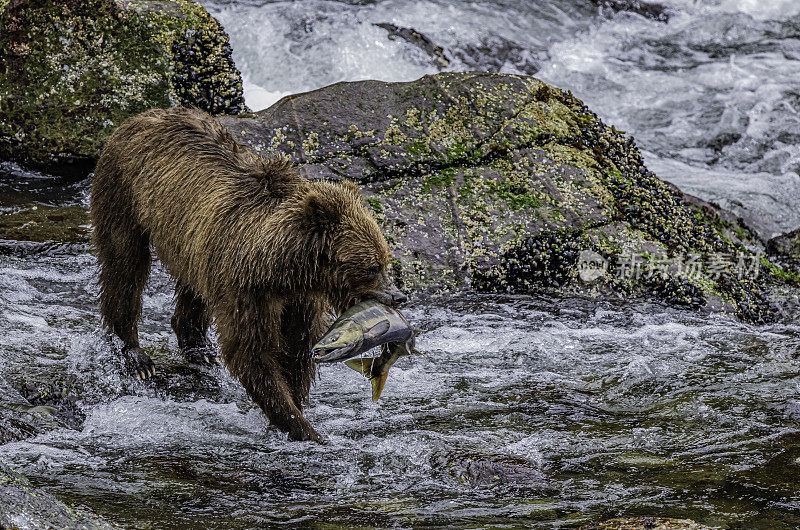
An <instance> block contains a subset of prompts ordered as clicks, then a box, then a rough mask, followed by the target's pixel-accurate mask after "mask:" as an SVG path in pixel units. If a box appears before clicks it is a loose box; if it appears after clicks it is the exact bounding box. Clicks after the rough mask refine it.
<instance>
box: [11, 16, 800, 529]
mask: <svg viewBox="0 0 800 530" xmlns="http://www.w3.org/2000/svg"><path fill="white" fill-rule="evenodd" d="M203 3H204V4H205V5H207V6H208V7H209V8H210V9H211V11H212V12H213V13H215V14H216V15H217V16H218V17H219V18H220V19H221V20H222V22H223V23H224V24H225V26H226V28H227V29H228V31H229V32H230V34H231V39H232V42H233V46H234V52H235V59H236V61H237V63H238V65H239V67H240V68H241V69H242V73H243V75H244V77H245V80H246V88H247V98H248V103H249V104H250V105H251V106H252V107H254V108H260V107H263V106H266V105H268V104H269V103H271V102H272V101H275V100H276V99H277V98H278V97H280V96H281V95H284V94H288V93H293V92H298V91H302V90H309V89H313V88H316V87H319V86H323V85H326V84H329V83H332V82H336V81H340V80H355V79H364V78H378V79H384V80H410V79H414V78H416V77H418V76H420V75H422V74H425V73H433V72H435V71H437V68H436V67H435V65H434V64H433V63H432V62H431V60H430V58H429V57H428V56H427V55H425V54H424V53H423V52H422V51H421V50H419V49H418V48H416V47H413V46H411V45H409V44H408V43H406V42H404V41H402V40H398V39H395V40H388V39H387V37H386V31H385V30H383V29H380V28H378V27H376V26H374V25H373V23H380V22H390V23H394V24H396V25H398V26H405V27H413V28H415V29H416V30H418V31H420V32H422V33H424V34H425V35H427V36H428V37H430V38H431V39H432V40H434V41H435V42H436V43H438V44H439V45H441V46H442V47H444V48H445V51H446V53H447V54H448V56H449V57H450V59H451V66H450V67H449V68H450V69H457V70H464V69H470V68H483V69H489V70H500V71H504V72H517V73H527V74H535V75H538V76H539V77H541V78H543V79H545V80H547V81H550V82H552V83H554V84H556V85H558V86H561V87H563V88H569V89H571V90H572V91H573V92H574V93H576V94H577V95H578V96H579V97H581V98H583V99H584V100H586V102H587V103H588V104H589V105H590V106H591V107H592V108H594V109H595V110H597V111H598V112H599V113H600V114H601V116H602V117H603V118H604V119H606V120H607V121H608V122H609V123H613V124H614V125H615V126H616V127H617V128H620V129H625V130H627V131H628V132H630V133H632V134H634V135H635V136H636V138H637V141H638V144H639V146H640V147H641V148H642V149H644V150H645V152H646V153H647V160H648V163H649V164H650V165H651V167H653V169H655V170H656V171H657V173H658V174H659V175H661V176H662V177H664V178H667V179H669V180H672V181H674V182H675V183H677V184H678V185H680V186H681V187H683V188H684V189H687V190H688V191H691V192H694V193H697V194H699V195H702V196H704V197H709V198H713V199H715V200H718V201H720V202H722V203H723V204H725V205H727V206H730V207H732V208H734V209H735V210H736V211H738V212H740V213H741V214H743V215H745V216H746V217H747V219H748V220H750V221H751V222H752V223H753V224H755V225H756V226H757V227H758V228H759V229H760V230H761V231H762V233H763V234H765V235H766V236H769V235H772V234H773V233H775V232H779V231H784V230H789V229H792V228H795V227H796V226H797V225H800V209H798V208H797V207H796V206H797V204H798V200H800V179H799V178H798V171H799V170H800V169H799V167H800V152H799V151H798V140H799V139H800V117H799V116H798V114H797V112H798V111H800V89H798V85H797V80H798V79H800V3H798V2H796V1H795V0H771V1H764V0H762V1H754V0H716V1H704V2H694V1H691V0H665V1H664V4H665V5H667V6H668V7H669V13H670V15H671V18H670V20H669V22H668V23H662V22H657V21H653V20H648V19H645V18H643V17H641V16H638V15H633V14H630V13H619V14H616V15H614V14H610V13H607V12H606V13H603V14H601V13H600V12H598V10H597V8H595V7H592V6H591V5H588V2H583V1H578V0H568V1H567V0H560V1H557V0H546V1H542V2H521V1H511V0H494V1H472V2H456V1H454V0H447V1H445V0H441V1H411V0H375V1H355V0H354V1H350V2H333V1H320V0H307V1H303V2H263V1H257V0H247V1H236V2H232V1H223V0H205V1H204V2H203ZM0 169H2V171H0V212H6V211H9V210H14V209H15V208H17V207H19V206H24V205H27V204H31V203H34V202H36V203H42V204H53V205H59V204H75V203H85V202H86V200H87V183H86V182H78V183H73V182H69V181H63V180H56V179H55V178H54V177H49V176H47V175H38V174H33V173H28V172H23V171H20V170H18V169H16V168H13V167H3V168H0ZM95 267H96V263H95V260H94V258H92V257H91V255H90V254H89V253H88V250H87V249H83V250H82V251H81V250H79V251H77V252H76V251H74V249H73V250H71V251H69V252H59V251H58V250H57V249H56V250H54V251H52V252H50V253H48V254H40V255H32V256H27V257H14V256H0V377H2V378H3V379H5V380H6V381H8V382H10V383H11V384H12V385H15V386H18V387H20V386H22V385H23V383H24V382H28V383H30V382H34V383H35V382H37V381H45V382H47V381H61V382H62V383H60V384H63V385H64V386H66V387H68V388H69V389H70V392H71V393H72V395H73V396H74V397H75V398H76V399H77V402H76V405H77V412H75V411H74V410H72V409H67V412H70V411H71V412H70V413H69V414H67V413H64V411H62V410H58V411H57V413H56V417H57V418H59V419H60V421H63V422H64V426H63V427H61V428H59V429H57V430H54V431H50V432H48V433H46V434H41V435H39V436H37V437H35V438H31V439H27V440H24V441H20V442H14V443H9V444H6V445H4V446H0V459H2V460H3V461H5V462H6V463H8V464H9V465H11V466H12V467H14V468H15V469H17V470H18V471H20V472H22V473H24V474H25V475H26V476H28V477H29V478H30V479H31V481H32V482H33V483H34V484H35V485H37V486H42V487H46V488H47V490H48V491H50V492H52V493H54V494H55V495H57V496H58V497H59V498H61V499H62V500H65V501H67V502H70V503H77V504H83V505H86V506H89V507H91V508H92V509H93V510H94V511H96V512H97V513H99V514H101V515H103V516H105V517H106V518H108V520H110V521H113V522H117V523H120V524H123V525H130V526H139V527H171V528H192V527H198V526H204V527H207V526H219V527H250V528H251V527H261V526H265V525H268V524H270V523H288V524H290V525H301V524H306V525H311V524H317V525H319V526H324V525H325V524H330V525H333V526H335V525H348V526H350V525H353V526H380V527H383V526H403V527H408V526H441V527H445V526H448V527H449V526H456V527H476V526H506V527H528V526H535V525H540V526H542V527H554V526H555V527H567V526H574V525H578V524H579V523H581V522H585V521H588V520H600V519H603V518H608V517H613V516H618V515H626V516H633V515H665V516H679V517H680V516H685V517H690V518H693V519H696V520H699V521H702V522H705V523H708V524H719V525H722V526H727V527H729V528H742V529H749V528H796V527H798V526H800V479H799V478H798V477H800V399H798V395H800V394H799V391H800V363H798V361H797V351H798V348H800V327H798V326H797V325H796V324H792V323H786V322H784V323H781V324H776V325H774V326H771V327H752V326H748V325H744V324H741V323H738V322H736V321H734V320H732V319H731V318H729V317H727V316H723V315H705V314H696V313H692V312H685V311H676V310H672V309H667V308H664V307H662V306H658V305H642V304H637V305H633V304H620V303H611V302H608V301H602V300H585V299H568V300H561V299H557V300H554V299H548V298H539V297H479V296H456V295H452V296H450V297H449V298H440V299H425V300H420V299H417V300H414V299H412V301H411V302H410V303H409V307H408V308H407V309H405V310H404V311H405V313H406V315H407V316H408V317H409V319H410V320H411V321H412V322H413V323H414V324H415V325H417V326H419V327H420V328H422V329H425V330H426V332H425V333H423V334H422V335H421V336H420V337H419V339H418V347H419V349H420V350H422V351H423V352H425V354H426V356H424V357H422V356H415V357H413V358H408V359H403V360H401V361H399V362H398V363H397V365H396V366H395V368H393V369H392V372H391V373H390V376H389V381H388V383H387V386H386V389H385V391H384V394H383V397H382V399H381V401H380V403H379V404H373V403H372V401H371V399H370V391H369V387H368V382H367V381H366V379H364V378H362V377H361V376H359V375H358V374H357V373H355V372H354V371H351V370H349V369H348V368H347V367H346V366H344V365H341V364H340V365H336V366H325V367H323V369H322V370H321V374H320V378H319V381H318V383H317V384H316V386H315V387H314V388H313V389H312V394H311V402H310V404H309V406H308V409H307V414H308V417H309V419H310V421H311V422H312V424H314V425H315V426H316V427H317V429H318V430H319V431H320V432H321V433H323V434H324V435H325V436H326V437H327V438H328V440H329V444H328V445H325V446H318V445H316V444H313V443H288V442H287V441H285V435H283V434H281V433H279V432H277V431H275V430H273V429H270V428H269V426H268V425H267V422H266V421H265V420H264V419H263V417H262V415H261V414H260V413H259V412H258V411H257V410H256V409H255V408H254V407H253V405H252V403H250V401H249V400H248V399H247V397H246V395H245V394H244V392H243V390H242V388H241V386H240V385H239V383H238V382H237V381H235V380H234V379H232V378H231V377H230V376H229V375H228V374H227V372H226V371H225V370H224V369H211V370H207V369H196V368H191V367H188V366H187V365H186V363H185V362H184V361H183V360H182V359H181V357H180V355H179V354H178V352H177V345H176V341H175V338H174V337H173V336H172V334H171V332H170V328H169V317H170V314H171V311H172V308H173V296H172V287H171V282H170V280H169V278H168V276H167V275H166V274H165V273H164V272H163V271H162V270H161V269H160V268H158V267H155V268H154V271H153V275H152V277H151V281H150V284H149V287H148V290H147V292H146V295H145V299H144V314H143V318H142V322H141V325H140V334H141V339H142V342H143V344H144V345H145V346H146V347H147V350H148V351H149V353H150V354H151V355H152V356H153V357H154V359H155V361H156V364H157V367H158V370H159V373H158V375H157V377H156V378H155V380H154V381H151V382H145V383H142V382H137V381H135V380H133V379H132V378H130V377H127V376H124V375H121V364H120V362H119V361H118V360H117V359H116V358H115V356H114V355H113V353H112V350H111V347H110V346H109V344H108V343H107V342H106V341H105V340H104V338H103V336H102V335H101V333H100V332H99V319H98V314H97V306H96V302H95V297H96V294H97V286H96V283H95V279H96V268H95Z"/></svg>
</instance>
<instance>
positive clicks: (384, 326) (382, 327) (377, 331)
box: [364, 320, 391, 337]
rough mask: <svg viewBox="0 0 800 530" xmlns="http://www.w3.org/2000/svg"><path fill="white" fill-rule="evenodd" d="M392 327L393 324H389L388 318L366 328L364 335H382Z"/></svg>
mask: <svg viewBox="0 0 800 530" xmlns="http://www.w3.org/2000/svg"><path fill="white" fill-rule="evenodd" d="M390 327H391V325H390V324H389V321H388V320H381V321H380V322H378V323H377V324H375V325H374V326H372V327H371V328H369V329H368V330H366V331H365V332H364V335H365V336H366V335H369V336H370V337H380V336H381V335H383V334H384V333H386V332H387V331H389V328H390Z"/></svg>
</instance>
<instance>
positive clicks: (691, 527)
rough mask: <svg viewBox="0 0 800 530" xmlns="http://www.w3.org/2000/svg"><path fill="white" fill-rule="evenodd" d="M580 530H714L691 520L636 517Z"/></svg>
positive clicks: (594, 524) (611, 520)
mask: <svg viewBox="0 0 800 530" xmlns="http://www.w3.org/2000/svg"><path fill="white" fill-rule="evenodd" d="M580 530H712V527H711V526H706V525H704V524H700V523H696V522H694V521H691V520H689V519H671V518H668V517H635V518H631V519H627V518H619V519H609V520H608V521H603V522H601V523H592V524H587V525H584V526H581V527H580Z"/></svg>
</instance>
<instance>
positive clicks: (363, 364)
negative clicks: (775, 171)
mask: <svg viewBox="0 0 800 530" xmlns="http://www.w3.org/2000/svg"><path fill="white" fill-rule="evenodd" d="M374 360H375V359H371V358H368V357H363V358H360V359H350V360H349V361H345V362H344V364H346V365H347V366H349V367H350V368H352V369H353V370H355V371H356V372H359V373H361V375H363V376H364V377H370V376H372V362H373V361H374Z"/></svg>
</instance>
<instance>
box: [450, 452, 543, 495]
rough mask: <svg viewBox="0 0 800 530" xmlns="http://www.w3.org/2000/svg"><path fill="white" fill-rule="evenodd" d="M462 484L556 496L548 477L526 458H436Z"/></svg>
mask: <svg viewBox="0 0 800 530" xmlns="http://www.w3.org/2000/svg"><path fill="white" fill-rule="evenodd" d="M434 465H435V466H436V467H442V468H446V469H447V471H448V472H449V473H450V475H452V476H453V477H455V478H456V479H457V480H458V481H459V482H462V483H465V484H468V485H470V486H472V487H485V486H497V485H507V486H524V487H526V488H528V489H530V488H534V489H536V490H539V491H541V492H547V493H554V490H553V488H552V487H551V486H550V485H549V481H548V480H547V477H546V476H545V474H544V473H543V472H542V471H541V470H540V469H538V468H537V467H536V466H534V465H533V463H531V462H530V461H529V460H527V459H525V458H519V457H512V456H505V455H491V454H481V453H450V454H447V455H441V456H439V457H437V458H436V460H435V462H434Z"/></svg>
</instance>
